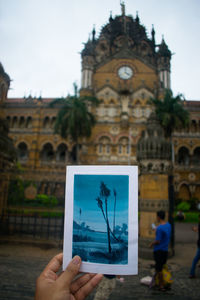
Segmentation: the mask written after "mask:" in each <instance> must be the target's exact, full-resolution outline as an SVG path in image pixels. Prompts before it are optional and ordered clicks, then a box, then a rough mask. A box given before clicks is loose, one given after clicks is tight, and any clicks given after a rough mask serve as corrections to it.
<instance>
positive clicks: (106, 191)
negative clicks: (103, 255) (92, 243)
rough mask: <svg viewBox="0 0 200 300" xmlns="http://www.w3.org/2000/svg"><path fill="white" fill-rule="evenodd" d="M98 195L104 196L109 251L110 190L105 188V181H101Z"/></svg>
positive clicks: (109, 250)
mask: <svg viewBox="0 0 200 300" xmlns="http://www.w3.org/2000/svg"><path fill="white" fill-rule="evenodd" d="M100 196H101V197H102V198H104V203H105V221H106V226H107V236H108V252H109V253H111V251H112V249H111V241H110V224H109V219H108V197H109V196H110V190H109V189H108V188H107V186H106V185H105V183H104V182H103V181H102V182H101V185H100Z"/></svg>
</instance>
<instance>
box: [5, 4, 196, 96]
mask: <svg viewBox="0 0 200 300" xmlns="http://www.w3.org/2000/svg"><path fill="white" fill-rule="evenodd" d="M125 5H126V14H127V15H132V16H133V17H135V16H136V11H138V13H139V17H140V21H141V23H142V24H143V25H145V27H146V29H147V33H148V34H149V35H150V32H151V28H152V24H154V28H155V31H156V43H157V44H158V43H160V42H161V39H162V35H164V39H165V42H166V43H167V45H168V46H169V49H170V50H171V51H172V53H174V55H173V57H172V61H171V82H172V90H173V92H174V94H175V95H176V94H177V93H182V94H183V95H184V96H185V98H186V99H187V100H200V90H199V78H200V59H199V56H200V55H199V54H200V33H199V29H200V0H167V1H166V0H126V1H125ZM110 11H112V15H113V16H115V15H119V14H121V7H120V0H73V1H69V0H0V41H1V47H0V61H1V63H2V64H3V66H4V69H5V71H6V72H7V73H8V74H9V76H10V78H11V79H12V82H11V89H10V91H9V94H8V96H9V97H23V96H24V95H25V96H28V95H29V94H30V92H31V94H32V96H37V97H39V96H40V94H41V95H42V97H61V96H66V95H67V94H68V93H73V82H76V83H77V84H78V85H79V87H80V78H81V57H80V51H81V50H82V49H83V43H84V42H86V41H87V40H88V37H89V34H90V33H91V31H92V29H93V25H95V28H96V33H97V36H98V35H99V32H100V30H101V27H102V26H103V25H105V24H106V23H107V22H108V19H109V16H110Z"/></svg>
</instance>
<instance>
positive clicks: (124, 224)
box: [64, 166, 138, 274]
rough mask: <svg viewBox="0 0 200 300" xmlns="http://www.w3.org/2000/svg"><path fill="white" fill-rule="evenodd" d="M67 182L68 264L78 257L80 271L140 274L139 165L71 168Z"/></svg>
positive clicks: (66, 234)
mask: <svg viewBox="0 0 200 300" xmlns="http://www.w3.org/2000/svg"><path fill="white" fill-rule="evenodd" d="M66 178H67V180H66V201H65V228H64V264H65V261H66V260H67V259H68V260H69V259H71V258H72V257H73V256H75V255H79V256H80V257H81V259H82V271H83V270H85V271H86V270H87V271H90V270H91V271H92V270H96V268H97V267H98V269H100V270H101V271H102V270H103V271H104V273H106V274H117V273H116V272H118V273H119V274H126V273H127V274H134V272H137V266H136V265H137V260H138V259H137V255H138V253H137V252H138V249H137V247H138V244H137V243H138V241H137V239H138V221H137V220H138V203H137V202H138V199H137V195H138V183H137V167H136V166H129V167H127V166H70V167H67V175H66ZM133 266H134V268H133Z"/></svg>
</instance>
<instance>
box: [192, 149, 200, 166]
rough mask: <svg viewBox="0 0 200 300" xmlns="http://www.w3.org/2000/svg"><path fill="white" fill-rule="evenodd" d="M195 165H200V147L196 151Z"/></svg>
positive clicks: (194, 156)
mask: <svg viewBox="0 0 200 300" xmlns="http://www.w3.org/2000/svg"><path fill="white" fill-rule="evenodd" d="M193 163H194V164H196V165H200V147H197V148H195V149H194V155H193Z"/></svg>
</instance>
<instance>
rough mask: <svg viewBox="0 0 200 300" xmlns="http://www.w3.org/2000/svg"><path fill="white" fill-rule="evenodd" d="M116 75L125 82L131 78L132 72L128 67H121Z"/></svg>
mask: <svg viewBox="0 0 200 300" xmlns="http://www.w3.org/2000/svg"><path fill="white" fill-rule="evenodd" d="M118 75H119V77H120V78H121V79H124V80H127V79H130V78H131V77H132V76H133V70H132V69H131V68H130V67H129V66H122V67H121V68H119V69H118Z"/></svg>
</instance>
